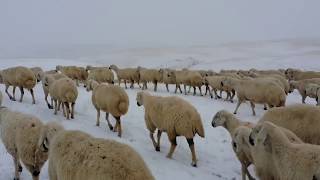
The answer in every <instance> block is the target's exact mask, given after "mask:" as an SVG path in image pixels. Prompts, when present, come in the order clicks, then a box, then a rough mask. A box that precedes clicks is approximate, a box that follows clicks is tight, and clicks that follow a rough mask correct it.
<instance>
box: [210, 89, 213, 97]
mask: <svg viewBox="0 0 320 180" xmlns="http://www.w3.org/2000/svg"><path fill="white" fill-rule="evenodd" d="M212 91H213V89H211V90H210V89H209V94H210V97H211V99H213V94H212Z"/></svg>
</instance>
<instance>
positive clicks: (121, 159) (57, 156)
mask: <svg viewBox="0 0 320 180" xmlns="http://www.w3.org/2000/svg"><path fill="white" fill-rule="evenodd" d="M38 145H39V147H40V148H41V150H42V151H44V152H47V151H49V178H50V180H59V179H70V180H71V179H76V180H88V179H95V180H105V179H110V180H126V179H131V180H142V179H143V180H153V179H154V177H153V176H152V174H151V172H150V170H149V168H148V167H147V165H146V164H145V162H144V161H143V159H142V158H141V156H140V155H139V154H138V153H137V152H136V151H135V150H134V149H133V148H131V147H130V146H128V145H125V144H121V143H118V142H116V141H113V140H106V139H101V138H94V137H92V136H91V135H89V134H87V133H84V132H81V131H67V130H64V128H63V127H62V126H60V125H58V124H56V123H48V124H47V125H45V127H44V128H43V129H42V131H41V138H40V140H39V143H38Z"/></svg>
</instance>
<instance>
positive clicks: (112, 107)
mask: <svg viewBox="0 0 320 180" xmlns="http://www.w3.org/2000/svg"><path fill="white" fill-rule="evenodd" d="M90 90H92V104H93V105H94V107H95V108H96V110H97V123H96V125H97V126H99V125H100V110H102V111H104V112H106V120H107V122H108V126H109V128H110V130H113V131H114V132H116V131H118V136H119V137H121V134H122V128H121V120H120V118H121V116H123V115H125V114H126V113H127V112H128V108H129V97H128V95H127V93H126V92H125V91H124V90H123V89H122V88H121V87H119V86H113V85H107V84H98V83H97V82H96V81H94V80H89V81H88V86H87V91H90ZM109 114H111V115H112V116H113V117H114V118H115V119H116V121H117V122H116V125H115V126H114V127H113V126H112V125H111V123H110V121H109Z"/></svg>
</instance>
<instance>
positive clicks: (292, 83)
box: [289, 78, 320, 104]
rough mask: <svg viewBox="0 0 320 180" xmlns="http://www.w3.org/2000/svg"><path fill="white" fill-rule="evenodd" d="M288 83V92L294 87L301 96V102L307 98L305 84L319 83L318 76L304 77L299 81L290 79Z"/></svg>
mask: <svg viewBox="0 0 320 180" xmlns="http://www.w3.org/2000/svg"><path fill="white" fill-rule="evenodd" d="M289 84H290V90H289V92H292V91H293V90H294V89H297V90H298V91H299V93H300V95H301V97H302V103H303V104H305V100H306V98H307V94H306V86H307V85H308V84H317V85H320V78H313V79H304V80H300V81H290V82H289Z"/></svg>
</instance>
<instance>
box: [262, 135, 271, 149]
mask: <svg viewBox="0 0 320 180" xmlns="http://www.w3.org/2000/svg"><path fill="white" fill-rule="evenodd" d="M263 145H264V147H265V150H266V151H267V152H269V153H271V152H272V147H271V139H270V136H269V134H266V136H265V138H264V139H263Z"/></svg>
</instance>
